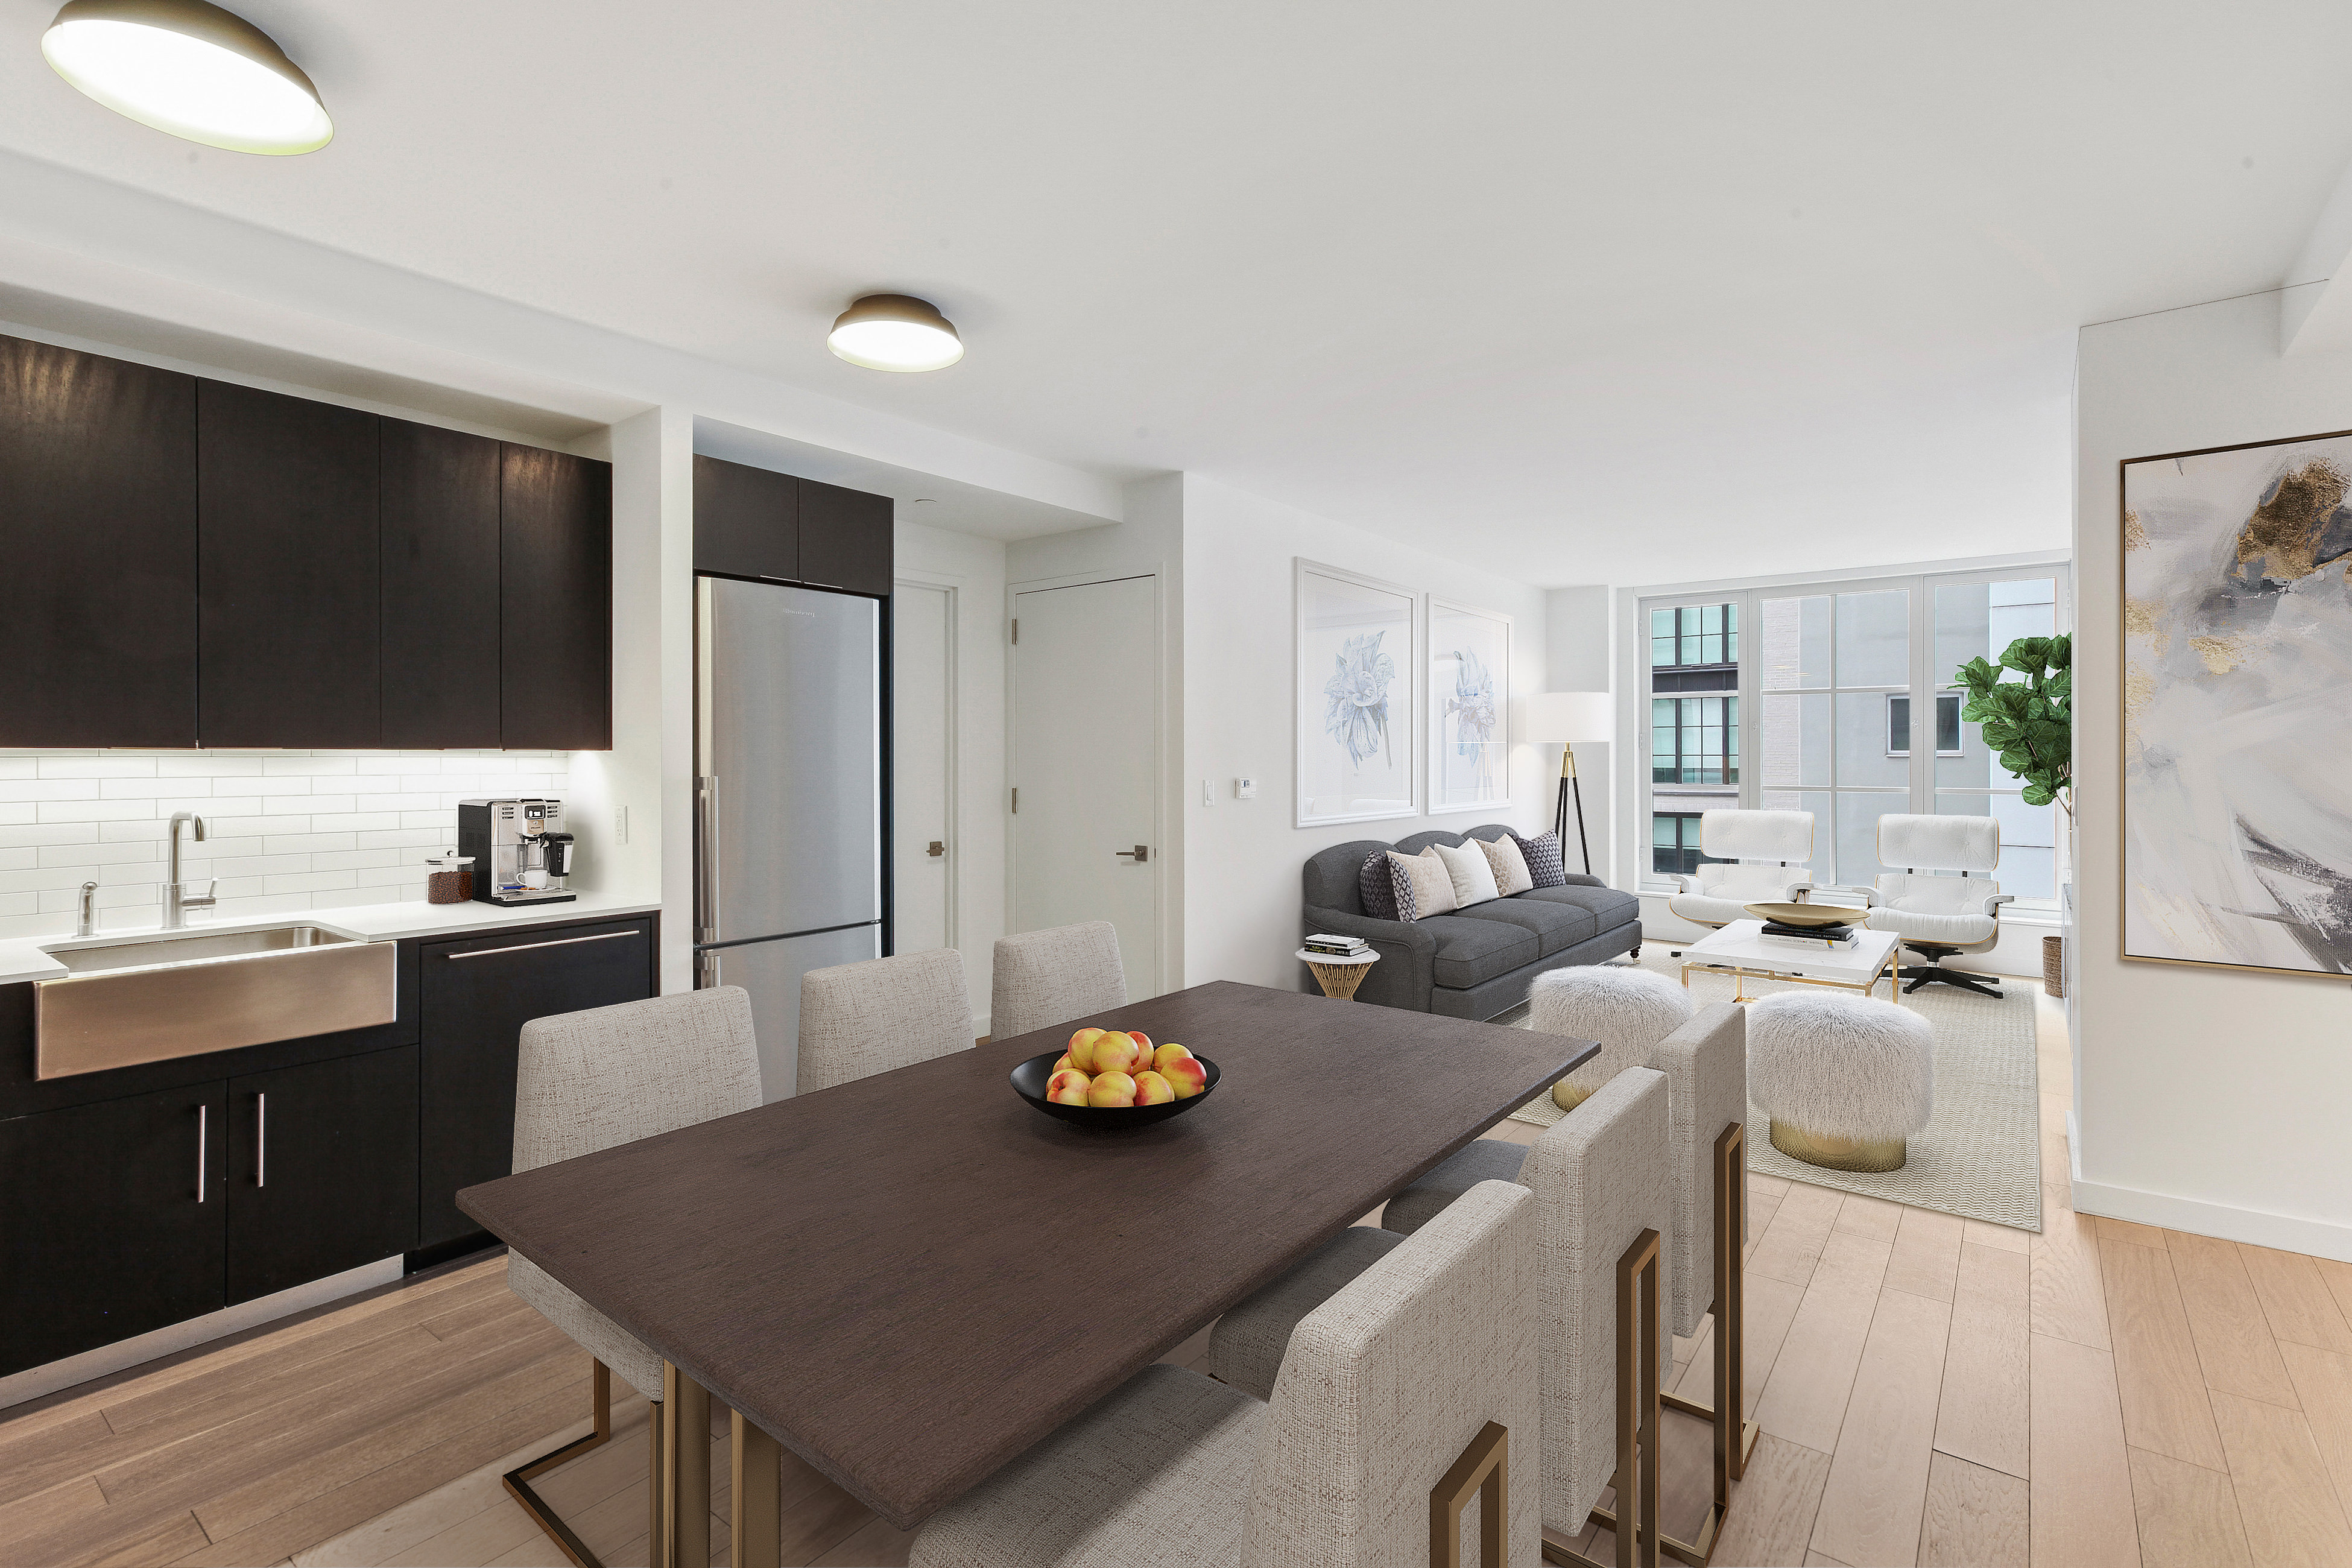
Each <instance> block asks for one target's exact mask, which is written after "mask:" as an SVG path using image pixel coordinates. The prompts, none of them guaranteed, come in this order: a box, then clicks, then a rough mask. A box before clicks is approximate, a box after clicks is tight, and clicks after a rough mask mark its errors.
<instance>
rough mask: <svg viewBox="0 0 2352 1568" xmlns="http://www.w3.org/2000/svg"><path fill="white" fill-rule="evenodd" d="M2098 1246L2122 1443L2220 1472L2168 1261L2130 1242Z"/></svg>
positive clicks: (2221, 1462) (2223, 1463) (2209, 1412)
mask: <svg viewBox="0 0 2352 1568" xmlns="http://www.w3.org/2000/svg"><path fill="white" fill-rule="evenodd" d="M2099 1248H2100V1250H2099V1256H2100V1260H2101V1262H2102V1263H2103V1264H2104V1265H2105V1268H2104V1269H2103V1271H2102V1273H2101V1276H2100V1282H2101V1284H2102V1285H2103V1287H2104V1288H2105V1290H2106V1294H2107V1324H2108V1331H2109V1332H2110V1333H2111V1334H2113V1336H2114V1338H2115V1345H2116V1388H2117V1390H2118V1392H2119V1393H2120V1394H2122V1396H2123V1410H2124V1441H2125V1442H2126V1443H2128V1444H2130V1445H2131V1446H2132V1447H2135V1448H2146V1449H2147V1450H2148V1451H2149V1452H2150V1453H2154V1454H2167V1455H2169V1456H2171V1457H2172V1458H2176V1459H2182V1460H2185V1461H2187V1462H2188V1463H2189V1464H2192V1465H2202V1466H2204V1467H2205V1468H2207V1469H2209V1470H2221V1469H2226V1468H2229V1462H2228V1461H2227V1460H2226V1459H2224V1458H2222V1457H2221V1435H2220V1434H2219V1433H2217V1432H2216V1431H2214V1429H2213V1408H2212V1405H2211V1404H2210V1401H2209V1400H2208V1398H2207V1396H2206V1392H2205V1378H2204V1373H2202V1372H2201V1371H2200V1368H2199V1365H2198V1361H2197V1342H2196V1340H2195V1338H2194V1337H2193V1336H2191V1335H2190V1333H2189V1314H2188V1312H2187V1311H2186V1310H2184V1309H2183V1308H2182V1307H2181V1304H2180V1292H2179V1290H2178V1289H2175V1287H2174V1285H2173V1282H2172V1259H2171V1258H2170V1256H2169V1255H2168V1254H2167V1253H2162V1252H2157V1251H2153V1250H2151V1249H2150V1248H2148V1247H2142V1246H2140V1245H2139V1244H2138V1243H2137V1242H2130V1241H2114V1240H2102V1241H2101V1242H2100V1244H2099Z"/></svg>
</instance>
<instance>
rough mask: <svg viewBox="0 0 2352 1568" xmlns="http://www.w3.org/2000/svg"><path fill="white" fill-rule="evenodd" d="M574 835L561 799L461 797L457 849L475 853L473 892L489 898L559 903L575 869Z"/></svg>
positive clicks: (574, 896) (490, 901)
mask: <svg viewBox="0 0 2352 1568" xmlns="http://www.w3.org/2000/svg"><path fill="white" fill-rule="evenodd" d="M457 853H458V854H460V855H470V856H472V857H473V859H474V897H475V899H476V900H478V901H480V902H482V903H486V904H561V903H568V902H571V901H572V900H575V899H577V898H578V897H579V895H578V894H577V893H569V892H566V891H564V889H563V879H565V878H566V877H569V876H570V875H571V874H572V835H570V834H569V833H566V832H564V831H563V803H562V801H560V800H463V801H459V802H458V803H457Z"/></svg>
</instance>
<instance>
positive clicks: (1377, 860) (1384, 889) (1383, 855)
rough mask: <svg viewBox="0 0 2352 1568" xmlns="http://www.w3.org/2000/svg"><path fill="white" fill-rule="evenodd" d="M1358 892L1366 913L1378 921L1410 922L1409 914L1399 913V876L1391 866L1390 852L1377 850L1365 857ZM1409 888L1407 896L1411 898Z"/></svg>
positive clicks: (1357, 885)
mask: <svg viewBox="0 0 2352 1568" xmlns="http://www.w3.org/2000/svg"><path fill="white" fill-rule="evenodd" d="M1356 891H1357V893H1358V895H1359V896H1360V897H1361V898H1362V900H1363V901H1364V913H1366V914H1368V915H1370V917H1371V918H1372V919H1374V920H1376V921H1396V920H1405V921H1409V920H1411V919H1412V916H1411V915H1409V914H1399V913H1398V912H1397V875H1396V869H1395V868H1393V867H1391V865H1390V864H1389V852H1388V851H1387V850H1385V849H1375V850H1373V851H1372V852H1371V853H1370V854H1369V855H1367V856H1365V857H1364V865H1363V868H1362V869H1361V870H1360V871H1358V872H1357V873H1356ZM1411 893H1412V889H1410V888H1408V889H1406V894H1407V896H1408V897H1410V896H1411Z"/></svg>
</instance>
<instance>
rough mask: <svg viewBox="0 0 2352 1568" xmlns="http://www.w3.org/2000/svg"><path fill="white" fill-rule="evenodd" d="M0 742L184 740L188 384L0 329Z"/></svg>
mask: <svg viewBox="0 0 2352 1568" xmlns="http://www.w3.org/2000/svg"><path fill="white" fill-rule="evenodd" d="M0 539H5V540H6V541H7V542H8V569H9V594H8V606H7V610H6V613H5V614H0V670H5V671H6V672H7V677H6V679H5V681H0V746H193V745H194V744H195V743H196V382H195V378H194V377H193V376H187V375H180V374H174V373H173V372H171V371H163V370H154V369H151V368H150V367H148V366H146V365H142V364H130V363H125V362H123V361H121V360H113V359H103V358H100V356H99V355H96V354H86V353H76V352H75V351H73V350H71V349H61V348H53V347H51V346H50V345H48V344H47V343H35V342H24V341H22V340H20V339H16V338H0Z"/></svg>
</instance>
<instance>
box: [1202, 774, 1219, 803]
mask: <svg viewBox="0 0 2352 1568" xmlns="http://www.w3.org/2000/svg"><path fill="white" fill-rule="evenodd" d="M1201 804H1202V805H1216V804H1217V786H1216V785H1215V784H1213V783H1211V782H1210V781H1209V780H1207V779H1202V781H1201Z"/></svg>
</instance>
